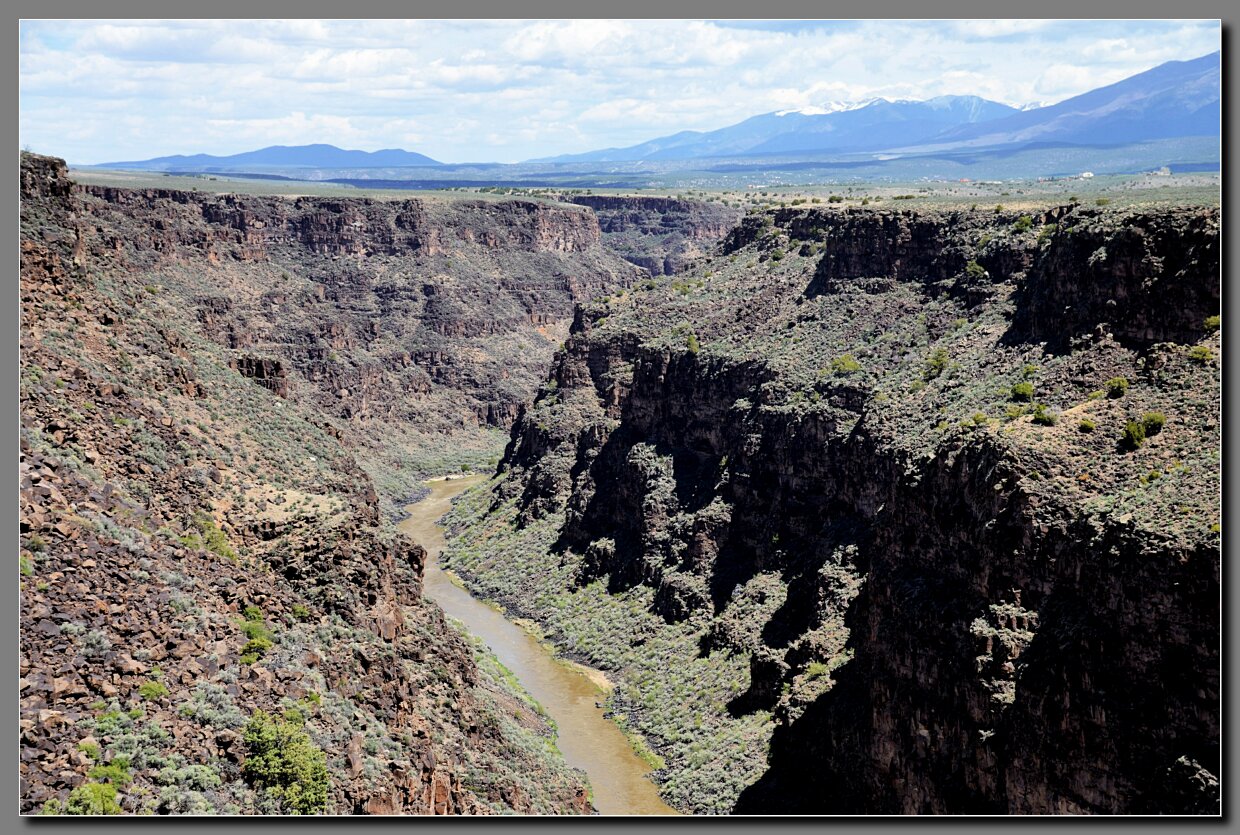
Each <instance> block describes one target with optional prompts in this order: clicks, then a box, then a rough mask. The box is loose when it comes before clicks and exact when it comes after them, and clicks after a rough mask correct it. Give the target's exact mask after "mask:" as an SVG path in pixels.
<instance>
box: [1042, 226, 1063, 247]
mask: <svg viewBox="0 0 1240 835" xmlns="http://www.w3.org/2000/svg"><path fill="white" fill-rule="evenodd" d="M1058 231H1059V224H1058V223H1048V224H1046V225H1045V226H1043V227H1042V229H1041V230H1040V231H1039V232H1038V244H1039V245H1041V244H1044V243H1046V242H1047V241H1049V240H1050V239H1051V238H1053V237H1055V233H1056V232H1058Z"/></svg>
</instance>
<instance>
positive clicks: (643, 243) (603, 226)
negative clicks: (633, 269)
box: [563, 195, 744, 275]
mask: <svg viewBox="0 0 1240 835" xmlns="http://www.w3.org/2000/svg"><path fill="white" fill-rule="evenodd" d="M563 199H564V200H566V201H567V202H570V203H576V204H577V205H579V206H588V207H589V208H590V209H592V210H593V211H594V214H595V216H596V217H598V222H599V228H600V230H601V232H602V236H603V241H604V242H605V243H606V245H607V247H608V249H610V250H612V251H613V252H616V253H617V254H619V255H621V256H623V257H624V258H625V259H626V260H628V261H630V262H632V263H634V264H636V265H638V266H639V267H643V268H645V269H646V270H648V271H649V272H650V273H651V274H652V275H672V274H673V273H680V272H684V271H685V270H687V269H689V268H690V266H691V265H692V264H693V262H694V261H695V260H696V259H700V258H702V257H704V256H705V255H707V254H708V253H710V252H711V250H712V249H713V248H714V246H715V244H717V243H718V242H719V241H720V240H721V239H722V238H723V237H724V236H725V235H727V234H728V232H730V231H731V229H732V227H733V226H735V225H736V224H737V223H738V222H740V219H741V218H742V217H743V216H744V211H743V210H742V209H741V208H740V207H739V206H737V207H733V206H727V205H724V204H722V203H709V202H705V201H701V200H685V199H682V198H677V197H632V196H611V195H569V196H565V197H564V198H563Z"/></svg>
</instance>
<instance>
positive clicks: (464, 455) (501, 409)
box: [74, 186, 643, 513]
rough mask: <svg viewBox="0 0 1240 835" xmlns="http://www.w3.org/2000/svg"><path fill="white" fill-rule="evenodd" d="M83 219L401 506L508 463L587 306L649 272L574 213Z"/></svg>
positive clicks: (311, 202)
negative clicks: (519, 417) (480, 467)
mask: <svg viewBox="0 0 1240 835" xmlns="http://www.w3.org/2000/svg"><path fill="white" fill-rule="evenodd" d="M75 209H76V212H77V217H76V220H75V222H74V223H75V230H76V232H75V234H76V235H77V239H78V240H79V241H80V242H81V244H80V245H81V246H83V247H86V248H88V249H93V250H94V251H95V253H96V255H95V256H94V257H95V258H96V260H97V262H98V263H100V264H106V265H107V266H108V267H109V268H110V269H113V270H125V271H127V272H130V273H132V274H134V275H135V276H139V277H140V278H141V280H142V282H143V283H144V284H148V285H150V287H151V288H152V290H153V291H154V292H163V293H166V294H169V295H174V296H175V297H176V298H177V301H178V303H179V304H181V305H183V306H184V307H185V309H186V310H188V311H192V312H193V313H194V315H196V316H197V318H198V320H199V323H200V325H201V330H202V332H203V333H204V334H205V335H207V336H208V337H209V338H211V339H212V340H213V341H215V342H217V343H219V344H220V345H222V346H224V347H227V348H229V349H233V350H234V351H235V352H236V356H235V364H236V367H237V369H238V370H239V371H240V372H241V373H242V374H246V375H247V376H251V377H252V378H253V379H255V380H256V381H259V382H260V383H261V384H262V385H265V386H268V387H271V386H276V387H277V388H278V390H279V391H278V393H280V395H281V396H282V397H285V398H287V399H290V400H293V401H297V402H299V403H303V404H305V405H306V406H309V407H312V408H313V409H314V411H315V412H316V413H318V414H319V415H321V416H322V417H323V418H324V421H326V422H330V423H332V424H333V425H335V426H336V427H337V428H338V429H339V430H341V431H342V432H343V435H342V437H347V442H348V443H350V444H356V445H357V446H358V450H357V452H358V456H359V458H360V460H361V461H362V464H363V466H364V467H366V469H367V471H368V472H370V473H371V474H372V476H374V477H375V478H377V479H379V482H380V485H381V487H382V488H383V489H382V491H381V492H382V493H383V495H384V501H385V508H386V510H387V511H388V512H389V513H390V512H392V510H393V507H392V506H391V505H388V504H386V502H387V499H388V498H389V497H393V496H406V495H409V494H410V492H412V491H413V489H414V487H413V485H414V484H415V483H416V481H417V480H418V478H420V477H424V476H425V475H426V474H427V473H428V472H430V471H431V470H435V469H440V470H442V469H444V468H459V466H460V465H462V464H465V465H468V464H476V463H478V462H479V461H482V460H485V459H486V458H487V457H488V456H493V455H496V454H497V453H498V448H499V446H500V445H501V444H502V440H501V439H500V438H501V436H500V434H499V432H500V430H506V429H507V427H508V426H509V425H510V424H511V422H512V419H513V418H514V417H515V415H516V411H517V409H518V407H519V405H520V404H521V403H522V402H523V401H524V400H527V399H529V398H530V397H531V396H532V394H533V392H534V390H535V388H536V387H537V384H538V381H539V380H540V379H541V378H542V376H543V375H544V373H545V369H546V366H547V363H548V362H549V361H550V357H551V353H552V351H553V350H554V348H555V347H556V346H557V345H558V344H559V343H560V342H561V341H563V339H564V338H565V336H566V335H567V333H568V327H569V324H570V322H571V320H572V311H573V306H574V304H575V303H577V302H579V301H584V300H585V299H588V298H591V297H594V296H597V295H604V294H606V293H608V292H613V291H615V290H617V289H621V288H623V287H626V286H628V285H629V284H631V283H633V282H634V281H635V280H637V279H638V278H639V277H641V276H642V275H643V273H642V271H641V270H639V269H638V268H636V267H634V266H632V265H630V264H627V263H626V262H624V261H623V260H621V259H620V258H619V257H617V256H615V255H613V254H611V253H610V252H608V251H607V250H606V249H604V248H603V246H602V243H601V234H600V231H599V228H598V224H597V221H596V219H595V217H594V215H593V214H592V213H591V212H589V211H588V210H585V209H580V208H575V207H572V206H568V205H557V204H550V203H538V202H531V201H519V200H505V201H494V202H484V201H457V202H449V201H437V200H394V201H382V200H371V199H363V198H358V199H308V198H299V199H293V198H287V199H286V198H275V197H254V196H247V195H215V194H202V193H195V192H178V191H164V190H153V189H144V190H130V189H121V188H111V187H94V186H87V187H79V188H77V189H76V191H75ZM254 358H257V359H254ZM256 362H257V363H258V364H254V363H256ZM277 369H278V371H277ZM251 372H254V373H251ZM268 372H270V376H268ZM488 429H489V430H491V431H490V432H488V431H487V430H488ZM445 450H455V451H454V452H445ZM436 456H438V457H436ZM441 459H442V460H441ZM448 459H452V460H448Z"/></svg>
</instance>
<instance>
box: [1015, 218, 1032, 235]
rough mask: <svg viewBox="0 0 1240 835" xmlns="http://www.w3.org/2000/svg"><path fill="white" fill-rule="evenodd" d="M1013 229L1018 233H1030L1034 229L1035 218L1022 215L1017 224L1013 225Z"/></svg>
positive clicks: (1017, 219)
mask: <svg viewBox="0 0 1240 835" xmlns="http://www.w3.org/2000/svg"><path fill="white" fill-rule="evenodd" d="M1012 228H1013V229H1015V230H1016V231H1017V232H1028V231H1029V230H1030V229H1032V228H1033V218H1031V217H1030V216H1029V215H1021V216H1020V217H1018V218H1016V222H1015V223H1013V224H1012Z"/></svg>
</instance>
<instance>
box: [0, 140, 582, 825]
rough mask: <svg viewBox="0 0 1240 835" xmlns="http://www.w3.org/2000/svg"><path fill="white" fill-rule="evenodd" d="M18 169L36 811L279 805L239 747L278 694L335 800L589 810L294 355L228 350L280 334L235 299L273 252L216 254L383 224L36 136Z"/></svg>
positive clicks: (26, 680)
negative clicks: (137, 171) (70, 163)
mask: <svg viewBox="0 0 1240 835" xmlns="http://www.w3.org/2000/svg"><path fill="white" fill-rule="evenodd" d="M21 182H22V189H23V191H22V229H21V232H22V235H21V242H22V251H21V349H22V350H21V360H20V363H21V441H20V443H21V453H20V472H19V479H20V505H19V514H20V530H21V540H20V551H19V566H20V574H21V591H20V617H21V633H20V676H21V678H20V683H19V693H20V719H19V721H20V734H21V746H20V786H19V794H20V803H21V808H22V811H23V812H27V813H36V812H39V811H40V810H43V811H48V812H57V811H60V812H64V811H69V812H83V811H87V812H88V811H92V810H93V811H96V812H108V811H112V812H116V811H120V812H124V813H133V814H139V813H174V814H175V813H194V814H211V813H263V812H281V811H289V808H288V807H287V806H286V805H284V804H285V803H286V802H287V801H288V798H289V795H287V794H281V793H280V792H278V791H277V792H273V791H271V789H272V786H271V785H269V784H267V783H264V782H263V779H262V778H261V777H255V774H254V773H253V772H251V771H248V770H247V769H246V763H247V761H248V759H249V758H250V757H252V756H253V755H254V753H255V752H254V749H253V748H252V746H251V743H250V742H248V741H247V739H246V729H247V727H248V726H249V724H250V722H251V720H252V719H253V717H255V716H257V715H258V714H259V713H260V712H262V713H265V714H267V715H270V716H276V717H281V719H280V721H282V722H284V723H286V724H287V725H288V726H290V727H295V728H298V729H299V732H304V734H305V735H306V737H307V739H308V740H309V742H308V743H307V745H309V746H311V748H312V749H314V750H317V751H321V752H323V756H324V758H325V761H326V765H327V785H326V787H325V802H324V803H323V805H322V807H321V810H322V811H327V812H336V813H354V812H356V813H372V814H398V813H399V814H470V813H479V814H487V813H496V812H513V811H516V812H545V813H554V814H560V813H565V814H568V813H581V812H588V811H589V810H590V805H589V801H588V797H587V790H586V787H585V785H584V782H583V778H582V775H580V774H579V773H576V772H573V771H572V770H570V769H568V768H567V767H566V766H565V765H564V763H563V761H562V759H561V758H560V757H559V756H558V755H557V754H555V753H554V752H553V750H552V749H551V747H550V746H549V741H550V739H551V738H552V735H553V731H552V729H551V727H550V726H549V725H548V724H547V722H546V720H545V719H543V718H542V717H541V716H540V714H539V713H538V711H537V710H536V708H535V706H534V705H533V704H532V703H531V702H530V701H529V699H528V697H527V696H525V695H524V694H522V693H520V692H518V691H516V690H514V689H513V688H512V686H511V685H509V684H507V683H505V682H506V680H507V679H506V677H505V675H504V673H503V671H501V670H500V669H499V668H498V666H497V665H496V662H494V660H493V659H491V658H490V657H489V656H488V655H487V654H486V653H483V652H480V651H479V650H478V649H477V648H476V647H475V646H474V645H473V644H472V643H471V642H470V641H469V640H467V639H466V638H465V637H464V636H463V635H461V634H460V633H459V632H457V631H456V630H455V629H454V628H453V627H451V626H449V624H448V623H446V621H445V618H444V616H443V614H442V612H441V611H440V610H439V609H438V608H436V607H434V606H432V605H430V604H428V603H426V602H425V601H423V599H422V597H421V583H422V567H423V561H424V558H425V553H424V552H423V550H422V549H421V548H420V547H418V546H417V545H415V544H414V543H411V542H409V541H408V540H407V539H405V538H404V537H402V536H400V535H398V534H396V533H395V532H394V531H393V530H392V529H391V528H390V527H388V526H386V525H385V524H384V523H383V522H382V520H381V518H380V517H381V514H380V512H379V497H378V495H377V492H376V489H375V485H374V482H373V481H372V480H371V479H370V477H368V475H367V474H366V472H364V471H363V469H362V468H361V466H359V464H358V462H357V460H356V458H355V457H354V455H353V453H352V451H351V450H350V449H348V448H346V446H345V444H344V442H343V440H342V438H343V435H344V433H343V432H342V431H341V430H340V429H339V428H338V427H336V426H334V425H333V424H332V422H331V419H330V417H329V416H328V415H325V414H324V413H323V412H322V411H320V410H319V408H318V407H317V406H316V405H315V403H314V402H313V399H312V398H308V397H305V396H304V395H303V396H301V397H298V396H297V387H298V386H300V387H303V388H305V387H309V384H308V383H307V381H306V380H305V379H304V377H301V376H300V375H301V373H302V372H301V371H293V370H291V368H290V365H289V364H288V363H289V360H288V358H289V357H290V356H296V355H295V354H293V353H292V352H290V353H281V354H279V355H273V354H269V353H267V352H266V351H262V352H250V351H244V352H238V351H234V350H233V349H234V348H236V347H238V346H241V345H246V344H258V345H265V344H266V343H264V342H263V341H262V340H257V339H250V338H249V332H248V331H247V330H245V329H244V327H241V323H240V322H238V321H237V320H235V319H232V318H230V315H231V312H235V311H237V310H251V311H253V310H256V309H259V308H263V307H266V308H267V309H268V310H270V305H272V304H274V303H273V302H271V301H270V300H267V301H265V302H262V301H259V300H258V299H259V298H261V296H262V293H264V292H266V288H265V285H264V281H265V280H266V279H268V278H270V273H269V272H258V273H253V274H247V275H249V277H250V278H251V279H253V280H254V283H253V284H252V285H247V289H246V290H243V289H242V283H241V282H240V280H239V279H238V274H232V273H227V272H226V271H225V270H223V268H222V267H215V266H213V262H212V258H211V257H210V256H211V254H212V253H214V254H215V255H216V256H217V260H218V261H219V262H221V263H223V262H225V261H232V262H235V263H237V264H243V263H246V261H245V259H247V258H266V257H267V256H268V249H267V248H268V247H271V246H275V244H274V243H273V238H272V237H269V236H275V235H279V236H283V235H292V236H293V237H294V238H295V240H293V241H292V242H291V243H289V245H290V246H297V247H301V248H303V249H307V248H309V249H313V248H314V247H320V246H323V247H328V248H329V249H335V248H339V249H342V250H345V249H351V248H355V247H356V246H363V247H365V246H370V245H371V244H370V243H367V241H369V240H371V239H369V238H367V237H365V236H364V235H362V236H360V237H353V234H354V233H352V232H349V231H348V230H350V229H354V228H356V227H353V226H352V223H353V221H352V220H349V221H348V222H344V223H335V221H333V222H332V223H327V222H326V221H325V220H323V218H324V217H325V216H330V217H332V218H335V219H336V220H340V218H339V217H338V215H340V214H341V213H342V211H343V210H341V211H337V209H338V208H340V206H341V205H343V204H333V205H331V206H325V207H320V208H318V209H313V210H312V209H311V207H308V206H303V213H302V214H298V213H297V212H295V211H293V210H291V209H290V210H289V213H288V214H286V215H281V214H280V213H281V212H283V211H285V208H286V207H284V206H283V205H282V204H279V205H277V204H276V203H264V202H263V201H246V200H238V201H233V200H231V199H228V198H219V199H216V198H210V199H207V198H204V197H199V196H194V195H184V194H178V193H175V192H168V193H130V192H123V191H117V192H114V193H112V194H111V195H101V194H95V193H86V192H83V191H82V190H80V189H76V188H75V187H73V185H72V183H71V181H70V180H69V178H68V177H67V175H66V171H65V168H64V164H63V163H62V162H61V161H59V160H54V159H50V158H46V157H38V156H34V155H25V154H24V155H23V157H22V176H21ZM355 208H356V211H357V212H358V214H357V217H363V216H366V212H367V211H371V210H374V209H375V207H374V206H361V207H355ZM380 208H382V209H383V210H384V213H383V217H385V218H389V219H390V218H392V217H395V216H396V215H395V214H393V213H392V212H390V211H387V210H388V209H391V208H392V207H380ZM226 209H227V211H225V210H226ZM127 212H130V213H127ZM517 212H518V214H522V213H524V209H519V210H517ZM349 217H352V216H351V215H350V216H349ZM212 218H216V219H219V218H223V219H222V220H219V222H216V220H213V219H212ZM372 219H373V218H372ZM527 219H528V218H527ZM294 221H295V222H294ZM375 222H378V221H375ZM333 223H334V224H335V225H333ZM276 226H278V227H279V229H280V230H281V231H279V232H278V233H277V232H274V231H273V230H274V228H275V227H276ZM517 226H518V227H520V231H514V232H513V234H514V235H516V236H518V237H520V238H521V239H522V240H524V241H526V245H528V246H531V247H534V246H540V247H542V246H545V247H551V248H556V247H572V246H576V245H577V243H574V241H578V238H577V237H575V235H576V234H577V233H576V232H573V231H571V230H570V231H564V230H558V231H557V230H546V229H544V230H543V231H538V229H539V227H538V225H537V224H534V225H533V226H521V224H517ZM584 226H585V232H584V233H583V234H584V235H585V237H584V238H581V239H580V241H582V242H583V243H582V245H585V246H592V245H593V244H589V241H590V240H591V239H590V228H591V227H590V224H589V223H585V224H584ZM515 228H517V227H514V229H515ZM325 229H326V230H334V231H322V233H321V234H320V231H316V230H325ZM497 229H498V227H497ZM371 231H372V232H373V230H371ZM496 234H497V235H499V232H498V231H497V232H496ZM393 235H395V233H393ZM498 239H499V238H497V240H498ZM505 240H507V239H505ZM307 241H309V242H307ZM359 241H360V242H361V243H358V242H359ZM390 245H392V246H396V245H397V244H390ZM399 245H401V246H403V245H404V244H399ZM319 257H322V256H321V255H320V256H319ZM174 275H175V276H179V277H181V278H183V279H184V280H185V281H186V282H190V284H179V283H178V282H177V281H176V280H173V276H174ZM160 276H162V277H163V278H164V279H165V280H159V278H158V277H160ZM226 276H227V278H226ZM230 280H236V282H237V283H235V284H231V285H229V286H228V287H225V286H224V285H225V284H227V283H228V281H230ZM306 293H307V297H310V296H312V295H313V290H307V291H306ZM195 294H201V295H202V296H204V297H206V298H210V299H215V300H217V301H214V302H212V303H211V304H208V305H199V304H195V303H194V299H195V298H197V297H198V296H196V295H195ZM250 305H253V306H254V307H252V308H251V307H249V306H250ZM251 315H254V314H251ZM292 315H294V309H293V308H289V316H290V317H291V316H292ZM230 329H231V330H230ZM229 332H232V333H234V334H235V335H236V337H237V338H236V340H235V341H232V340H227V339H222V338H221V335H222V334H226V333H229ZM350 333H351V332H348V331H346V332H345V333H344V334H333V333H332V332H330V331H326V332H322V333H321V334H320V336H321V338H322V339H324V340H332V339H336V340H338V341H339V344H340V346H341V348H342V349H344V345H345V342H346V341H347V340H348V339H349V338H351V337H350ZM316 338H319V337H316ZM295 367H297V366H295ZM300 367H304V366H300ZM256 383H258V384H256ZM298 750H299V751H301V752H302V753H301V754H298V756H301V757H305V756H306V753H305V750H306V749H304V748H302V749H298ZM290 756H292V754H290ZM304 764H305V760H304V759H303V760H302V761H300V765H298V766H297V767H298V768H301V767H302V766H304ZM307 773H308V772H307V771H306V770H305V769H304V768H303V769H302V770H301V771H298V772H297V775H298V776H297V778H296V779H297V780H298V781H300V780H302V779H303V776H304V775H305V774H307ZM305 779H307V780H309V779H311V778H309V777H306V778H305ZM298 785H299V786H301V785H302V784H301V783H300V782H299V783H298ZM308 785H309V784H307V786H308ZM307 791H309V789H308V788H307ZM294 808H298V807H294Z"/></svg>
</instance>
